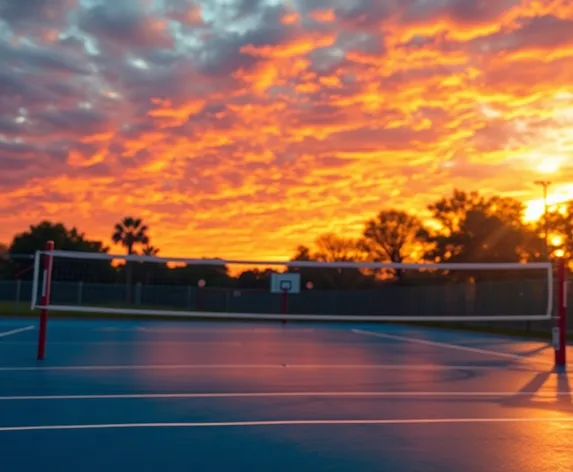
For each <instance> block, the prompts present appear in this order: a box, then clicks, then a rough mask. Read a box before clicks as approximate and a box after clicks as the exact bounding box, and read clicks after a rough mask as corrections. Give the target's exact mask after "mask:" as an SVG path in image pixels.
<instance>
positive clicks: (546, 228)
mask: <svg viewBox="0 0 573 472" xmlns="http://www.w3.org/2000/svg"><path fill="white" fill-rule="evenodd" d="M534 184H535V185H539V186H541V187H542V188H543V208H544V209H543V223H544V224H543V226H544V230H543V232H544V237H545V258H546V259H547V260H549V219H548V217H547V216H548V215H547V210H548V205H547V190H548V188H549V186H550V185H551V181H549V180H536V181H535V182H534Z"/></svg>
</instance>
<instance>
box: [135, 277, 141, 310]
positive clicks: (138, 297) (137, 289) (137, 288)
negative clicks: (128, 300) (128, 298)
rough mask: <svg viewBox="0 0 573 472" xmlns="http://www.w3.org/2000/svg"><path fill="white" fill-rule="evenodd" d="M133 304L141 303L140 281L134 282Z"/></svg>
mask: <svg viewBox="0 0 573 472" xmlns="http://www.w3.org/2000/svg"><path fill="white" fill-rule="evenodd" d="M135 304H136V305H141V282H137V283H136V284H135Z"/></svg>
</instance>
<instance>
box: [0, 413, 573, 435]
mask: <svg viewBox="0 0 573 472" xmlns="http://www.w3.org/2000/svg"><path fill="white" fill-rule="evenodd" d="M478 423H573V416H561V417H559V416H553V417H537V418H523V417H520V418H499V417H494V418H404V419H379V420H358V419H357V420H277V421H234V422H212V423H115V424H114V423H108V424H65V425H64V424H62V425H41V426H2V427H0V432H10V431H57V430H81V429H120V428H122V429H128V428H129V429H140V428H223V427H253V426H317V425H331V426H332V425H413V424H415V425H431V424H478Z"/></svg>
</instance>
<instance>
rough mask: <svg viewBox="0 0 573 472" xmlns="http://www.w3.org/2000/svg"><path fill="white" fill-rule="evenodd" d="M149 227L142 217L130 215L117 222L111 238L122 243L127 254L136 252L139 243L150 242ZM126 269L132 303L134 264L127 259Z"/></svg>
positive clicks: (128, 298)
mask: <svg viewBox="0 0 573 472" xmlns="http://www.w3.org/2000/svg"><path fill="white" fill-rule="evenodd" d="M148 230H149V228H148V227H147V226H145V225H144V224H143V223H142V221H141V219H140V218H133V217H131V216H128V217H126V218H124V219H123V220H121V222H119V223H117V224H116V225H115V227H114V232H113V234H112V236H111V239H112V241H113V242H114V243H116V244H121V245H122V246H123V247H125V248H126V249H127V254H128V255H131V254H134V253H135V247H136V245H138V244H142V245H147V244H149V236H148V234H147V231H148ZM124 270H125V277H126V278H125V284H126V301H127V303H130V302H131V300H132V295H133V294H132V293H131V292H132V284H133V270H134V269H133V264H131V263H130V261H126V262H125V265H124Z"/></svg>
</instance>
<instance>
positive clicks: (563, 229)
mask: <svg viewBox="0 0 573 472" xmlns="http://www.w3.org/2000/svg"><path fill="white" fill-rule="evenodd" d="M548 223H549V228H550V230H551V232H553V233H554V234H555V235H556V236H559V237H560V239H561V241H562V243H560V244H558V245H554V246H553V247H551V248H550V250H551V252H556V251H558V250H560V251H562V256H563V257H565V258H567V259H573V200H570V201H568V202H565V203H564V204H562V205H560V206H559V207H558V208H556V209H555V210H553V211H551V212H550V213H549V214H548Z"/></svg>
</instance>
